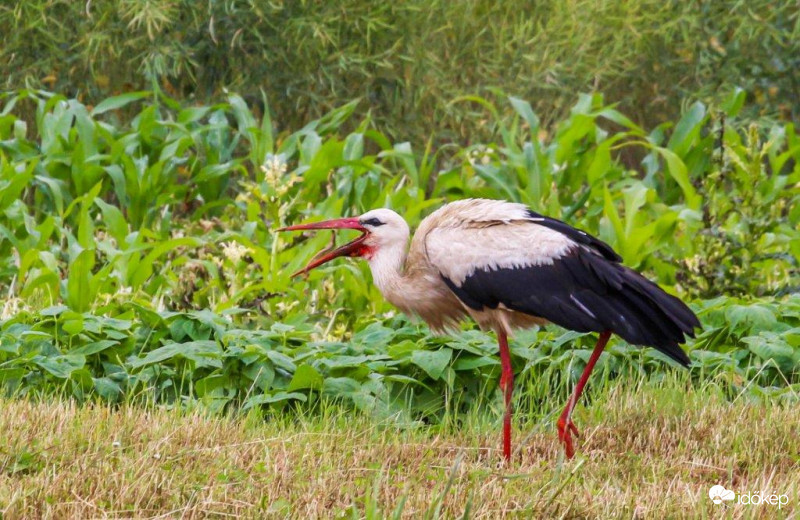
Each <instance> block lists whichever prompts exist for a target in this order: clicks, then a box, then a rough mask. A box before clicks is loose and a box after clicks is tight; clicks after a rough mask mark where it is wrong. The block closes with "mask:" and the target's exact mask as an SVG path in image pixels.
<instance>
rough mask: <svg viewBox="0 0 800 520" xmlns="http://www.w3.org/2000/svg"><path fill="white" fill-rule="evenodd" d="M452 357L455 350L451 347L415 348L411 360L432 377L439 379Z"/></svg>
mask: <svg viewBox="0 0 800 520" xmlns="http://www.w3.org/2000/svg"><path fill="white" fill-rule="evenodd" d="M452 357H453V351H452V350H451V349H449V348H441V349H439V350H415V351H414V352H413V353H412V354H411V362H412V363H414V364H415V365H417V366H418V367H420V368H421V369H422V370H424V371H425V372H426V373H427V374H428V375H429V376H430V377H431V378H432V379H439V378H440V377H441V376H442V373H443V372H444V369H445V368H447V364H448V363H450V359H452Z"/></svg>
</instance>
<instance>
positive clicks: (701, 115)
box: [667, 101, 706, 157]
mask: <svg viewBox="0 0 800 520" xmlns="http://www.w3.org/2000/svg"><path fill="white" fill-rule="evenodd" d="M705 119H706V106H705V105H704V104H702V103H700V102H699V101H698V102H696V103H695V104H694V105H692V106H691V108H689V111H688V112H686V113H685V114H684V115H683V117H681V119H680V121H678V124H677V125H675V130H674V131H673V132H672V136H670V138H669V142H668V143H667V148H669V149H670V150H672V151H673V152H675V153H676V154H677V155H678V156H679V157H684V156H685V155H686V153H687V152H688V151H689V147H690V146H691V145H692V142H694V140H695V139H696V138H697V136H699V135H700V130H702V128H703V124H704V123H705Z"/></svg>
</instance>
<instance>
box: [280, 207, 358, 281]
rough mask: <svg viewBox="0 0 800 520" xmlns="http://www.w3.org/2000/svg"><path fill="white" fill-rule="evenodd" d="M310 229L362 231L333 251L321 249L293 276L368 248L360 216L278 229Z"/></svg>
mask: <svg viewBox="0 0 800 520" xmlns="http://www.w3.org/2000/svg"><path fill="white" fill-rule="evenodd" d="M309 229H357V230H359V231H361V236H359V237H358V238H356V239H355V240H353V241H351V242H348V243H346V244H345V245H343V246H341V247H337V248H336V249H334V250H332V251H331V250H328V249H325V250H323V251H320V252H319V253H318V254H317V256H315V257H314V258H312V259H311V261H310V262H309V263H308V265H307V266H305V267H304V268H302V269H300V270H299V271H297V272H296V273H294V274H292V278H294V277H295V276H297V275H299V274H305V273H307V272H309V271H310V270H312V269H314V268H315V267H319V266H321V265H322V264H325V263H327V262H330V261H331V260H333V259H334V258H338V257H340V256H361V255H362V254H363V253H364V252H365V251H366V249H367V247H366V246H365V245H364V241H365V240H366V239H367V228H365V227H364V226H362V225H361V224H360V223H359V221H358V218H338V219H334V220H326V221H324V222H314V223H312V224H298V225H296V226H288V227H285V228H281V229H279V230H278V231H306V230H309Z"/></svg>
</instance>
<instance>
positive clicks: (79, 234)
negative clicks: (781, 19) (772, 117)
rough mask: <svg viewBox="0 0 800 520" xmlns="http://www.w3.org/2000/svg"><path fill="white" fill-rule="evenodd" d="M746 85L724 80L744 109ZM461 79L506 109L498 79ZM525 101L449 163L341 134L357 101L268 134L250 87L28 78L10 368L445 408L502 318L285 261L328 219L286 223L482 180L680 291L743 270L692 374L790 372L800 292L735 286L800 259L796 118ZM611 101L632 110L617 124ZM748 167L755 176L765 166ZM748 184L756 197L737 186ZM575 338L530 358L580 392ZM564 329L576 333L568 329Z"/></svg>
mask: <svg viewBox="0 0 800 520" xmlns="http://www.w3.org/2000/svg"><path fill="white" fill-rule="evenodd" d="M741 99H742V95H741V93H740V92H738V91H737V92H734V94H733V95H732V96H731V98H730V99H729V101H728V105H727V108H728V111H729V116H733V115H734V114H735V112H736V110H738V109H739V108H740V106H741ZM463 102H476V103H480V104H483V105H484V107H485V108H486V109H487V111H488V112H489V113H490V114H497V113H498V112H499V111H498V110H497V109H496V108H495V107H494V105H492V104H491V103H490V102H489V101H487V100H485V99H481V98H472V99H470V100H464V101H463ZM509 102H510V104H511V106H512V107H513V108H514V109H515V110H516V112H517V115H516V116H515V117H513V118H512V119H510V120H505V119H502V118H501V117H500V116H499V115H498V116H497V118H498V119H497V121H496V124H497V125H498V129H499V133H500V135H501V136H502V141H501V142H498V143H489V144H485V145H483V144H482V145H476V146H473V147H470V148H467V149H464V150H462V151H459V152H458V153H456V154H455V157H456V159H455V160H454V161H452V165H451V166H450V168H448V169H446V170H442V171H434V170H433V167H432V165H433V163H434V162H435V157H436V156H437V154H438V153H439V151H438V150H433V149H431V148H429V149H428V150H426V152H425V153H424V154H423V155H421V156H418V155H415V154H414V152H413V150H412V149H411V148H410V147H409V146H408V145H407V144H404V143H401V144H394V145H393V144H392V143H391V142H390V141H389V140H388V138H387V137H386V136H384V135H382V134H380V133H379V132H377V131H376V130H374V129H373V128H371V125H370V122H369V121H368V120H367V121H363V122H361V123H360V124H358V125H357V127H358V128H357V130H356V131H355V132H353V133H350V134H347V135H340V134H339V132H338V130H339V128H340V127H342V126H343V125H345V124H346V122H347V119H348V117H350V116H351V114H352V112H353V110H354V108H355V104H354V103H351V104H349V105H346V106H344V107H342V108H340V109H337V110H336V111H334V112H331V113H330V114H328V115H326V116H325V117H324V118H322V119H320V120H317V121H314V122H311V123H309V124H308V125H306V126H305V127H304V128H303V129H302V130H300V131H298V132H295V133H292V134H281V135H280V136H275V135H274V134H273V132H272V126H271V124H270V120H269V119H268V118H265V119H264V120H263V121H262V122H261V123H259V122H257V120H256V119H255V117H254V116H253V115H252V113H251V112H250V111H249V109H248V107H247V105H246V104H245V103H244V102H243V100H242V99H241V98H239V97H238V96H230V97H229V99H228V102H227V103H223V104H218V105H215V106H209V107H200V106H193V107H188V108H184V107H182V106H181V105H180V104H179V103H177V102H176V101H174V100H172V99H170V98H168V97H166V96H164V95H163V94H156V95H153V94H149V93H146V92H142V93H135V94H127V95H124V96H121V97H117V98H111V99H108V100H106V101H104V102H102V103H100V104H98V105H97V106H96V107H94V109H92V110H89V109H88V108H87V107H85V106H84V105H82V104H81V103H79V102H77V101H75V100H68V99H64V98H62V97H60V96H51V95H49V94H45V93H42V92H36V91H23V92H20V93H18V94H16V95H13V96H8V97H6V102H5V109H4V110H3V115H2V118H0V139H2V141H0V143H2V144H1V145H0V146H2V148H1V149H2V161H1V162H0V168H2V170H1V173H0V174H1V175H2V179H3V183H2V185H0V196H1V198H0V200H1V201H2V206H1V207H0V209H2V211H3V213H2V216H0V226H1V227H0V231H2V234H3V240H2V242H0V247H1V248H2V252H3V259H4V264H3V267H2V275H0V284H2V288H1V290H3V292H4V293H6V294H7V295H8V298H7V301H6V303H5V306H4V321H3V322H2V325H0V329H2V334H3V335H2V345H3V348H2V351H0V380H2V382H3V387H4V388H6V390H7V392H11V393H20V394H28V393H31V392H35V393H41V392H48V391H51V390H53V389H56V390H59V391H63V392H66V393H67V394H68V395H73V396H75V397H77V398H80V399H84V398H87V397H94V396H98V397H101V398H104V399H108V400H111V401H120V400H128V399H131V398H135V397H136V396H139V397H141V398H143V399H144V400H154V401H155V402H165V403H173V402H186V401H187V400H189V401H193V400H198V401H199V402H202V403H205V404H206V405H207V406H208V407H209V408H210V409H213V410H221V409H225V408H228V407H230V406H235V407H240V406H243V407H244V408H245V409H247V408H250V407H253V406H267V407H272V408H281V407H284V406H286V405H287V403H288V402H295V403H294V404H298V402H300V403H308V404H309V405H310V406H313V405H314V403H316V402H317V401H319V399H328V398H332V399H340V400H344V401H346V402H348V403H349V404H352V405H354V406H356V407H358V408H360V409H362V410H364V411H367V412H369V413H375V414H377V415H379V416H388V415H390V414H394V413H397V412H398V411H399V412H400V413H401V414H403V415H407V416H408V418H409V420H415V419H420V418H425V419H427V420H431V419H435V418H436V417H437V416H439V415H440V414H441V412H442V411H443V410H444V409H445V408H446V407H447V406H457V407H458V409H460V410H468V409H469V408H470V407H471V406H473V405H474V404H475V403H479V402H480V401H481V396H482V395H484V394H485V393H486V392H487V391H491V390H493V389H494V387H495V385H496V379H497V371H498V362H497V360H496V358H495V356H494V354H495V347H494V343H493V341H492V340H491V338H490V337H488V336H486V335H484V334H481V333H478V332H475V331H470V332H465V333H464V334H462V335H460V336H456V337H454V338H441V339H440V338H432V337H431V336H430V334H429V333H428V332H427V330H426V329H424V328H422V327H420V326H416V325H412V324H409V323H408V322H407V321H406V320H405V319H403V318H398V317H388V315H386V314H385V313H386V312H388V311H389V310H390V309H389V308H388V307H387V305H386V304H385V303H383V302H382V301H381V299H380V297H379V296H378V295H377V294H376V290H375V289H374V288H372V287H371V286H370V283H369V277H368V274H367V273H368V270H367V268H366V267H365V266H364V265H361V264H357V263H352V262H351V263H346V262H345V263H343V265H336V266H331V267H328V268H326V269H324V270H323V271H321V272H320V273H314V274H312V275H311V276H310V277H309V280H308V282H306V283H292V282H291V281H290V280H289V278H288V276H287V274H288V273H289V272H292V271H293V270H295V269H296V268H298V267H299V266H301V265H302V264H303V263H304V262H305V261H306V260H307V259H308V258H309V257H310V255H311V254H312V252H315V251H317V250H319V249H320V248H322V247H323V245H324V243H325V241H326V240H327V238H326V237H325V236H314V237H309V238H307V239H303V238H301V239H299V241H298V243H296V244H295V243H287V242H285V240H287V238H283V237H280V236H278V235H276V234H275V233H274V229H275V228H277V227H278V226H279V225H283V224H285V223H287V222H295V221H298V220H303V219H306V218H309V217H311V216H325V217H333V216H338V215H343V214H347V213H352V212H353V211H359V210H364V209H367V208H371V207H378V206H383V205H389V206H391V207H395V208H398V209H399V210H400V211H402V212H403V213H404V214H405V215H406V217H407V218H409V220H410V221H411V222H412V223H413V222H416V221H418V219H420V218H421V217H422V216H423V215H424V213H425V212H426V211H429V210H430V209H431V208H433V207H436V206H438V205H439V204H440V202H441V201H442V200H444V199H447V198H463V197H470V196H485V197H494V198H507V199H511V200H518V201H521V202H524V203H526V204H529V205H530V206H531V207H533V208H535V209H537V210H541V211H544V212H546V213H548V214H551V215H554V216H557V217H562V218H564V219H566V220H568V221H570V222H573V223H574V224H576V225H578V226H580V227H584V228H586V229H590V230H595V229H596V230H598V231H599V235H600V237H601V238H603V239H605V240H606V241H608V242H609V243H610V244H611V245H612V246H614V247H615V248H616V250H617V251H619V252H620V254H621V255H622V256H623V257H624V258H625V260H626V262H627V263H628V264H629V265H632V266H635V267H639V268H642V269H645V270H647V271H648V272H649V273H651V274H652V275H654V276H656V278H657V279H658V280H659V281H660V282H661V283H662V284H664V285H667V286H673V287H674V288H675V289H676V290H679V291H681V292H683V294H684V295H687V296H691V295H693V294H694V295H698V296H709V293H711V294H712V295H717V294H719V293H718V292H716V289H717V287H718V285H717V284H718V283H719V282H720V281H723V282H725V283H730V286H729V287H726V290H725V292H727V293H728V294H729V296H727V297H722V298H718V299H715V300H709V301H706V302H700V301H698V302H697V303H696V305H695V306H696V308H697V309H698V311H699V313H700V315H701V317H702V319H703V321H704V323H705V329H704V330H703V331H702V333H701V334H700V335H699V336H698V338H697V339H696V340H695V341H693V342H691V343H690V345H689V348H690V350H691V354H692V358H693V359H694V360H695V361H696V364H697V366H696V368H695V369H694V371H695V374H696V377H697V378H699V379H702V378H704V377H708V375H709V374H724V375H725V378H726V380H728V381H729V382H730V384H731V385H732V389H731V392H733V393H738V392H739V391H740V387H745V388H746V389H747V391H749V392H760V393H764V392H767V393H770V394H774V393H776V392H777V393H782V394H784V395H787V396H796V392H795V391H794V390H793V389H792V388H793V386H796V385H797V384H798V383H799V382H800V379H799V378H798V376H799V375H800V355H799V354H798V348H797V347H798V338H800V335H798V330H800V329H799V328H798V327H800V320H799V319H798V316H800V300H798V298H797V297H796V296H789V297H783V298H781V299H779V300H773V299H771V298H765V299H763V300H760V301H758V300H743V301H740V300H738V299H736V298H735V297H733V296H732V295H731V294H735V293H737V292H738V293H740V294H742V295H747V294H752V293H755V294H761V295H765V296H768V295H773V296H780V295H781V294H784V293H791V292H792V291H793V287H794V286H795V285H796V284H797V272H798V271H797V261H796V259H797V257H798V256H800V250H799V248H800V231H798V222H800V204H797V201H798V198H800V191H799V190H798V180H800V171H798V170H797V169H796V166H795V165H796V164H797V163H794V162H792V161H794V160H795V158H796V157H797V156H798V155H800V145H798V139H797V137H796V136H795V134H794V130H793V127H792V126H791V125H785V126H775V127H774V128H773V129H771V130H770V131H769V134H768V136H769V137H768V139H767V140H766V141H764V142H762V141H761V139H760V137H759V133H758V132H757V131H756V129H755V128H753V129H751V130H750V131H744V132H740V131H738V130H736V128H735V127H731V126H726V127H724V128H722V127H721V128H720V130H719V132H716V131H714V132H709V131H708V129H709V127H711V129H714V128H713V126H712V125H715V124H717V123H715V122H714V120H713V119H712V118H711V117H710V116H709V115H708V114H707V113H706V112H707V111H706V109H705V107H703V106H702V105H700V104H697V105H695V106H693V107H692V109H691V110H690V111H689V112H687V114H686V115H685V116H684V118H683V119H681V120H680V121H679V122H678V123H677V124H676V126H675V130H674V131H673V132H671V133H670V134H669V135H668V136H667V135H665V132H664V129H662V128H659V129H656V130H655V131H653V132H651V133H646V132H645V131H644V130H642V129H641V128H639V127H638V126H637V125H635V124H633V123H632V122H630V121H629V120H628V119H627V118H626V117H625V116H624V115H622V114H621V113H620V112H618V111H616V110H615V109H613V108H611V107H608V106H605V105H603V104H602V99H601V98H600V97H598V96H594V97H590V96H582V97H581V98H580V99H579V101H578V103H577V105H576V106H575V107H574V108H573V110H572V115H571V116H570V117H569V118H568V119H566V120H565V121H563V122H561V123H560V124H559V125H558V127H557V129H556V130H555V131H554V133H553V136H552V138H548V139H545V140H540V139H539V137H538V136H539V132H540V130H541V129H540V127H539V126H538V122H537V119H536V116H535V114H534V113H533V111H532V109H531V107H530V105H528V104H527V103H526V102H524V101H522V100H519V99H517V98H510V100H509ZM132 103H140V104H141V106H142V108H141V110H140V112H139V113H138V114H137V115H136V117H134V118H133V119H132V120H131V121H130V122H129V123H124V122H116V118H115V117H114V115H113V114H114V111H115V110H118V109H121V108H123V107H125V106H126V105H129V104H132ZM25 104H34V105H35V107H36V108H35V113H36V123H35V127H34V128H28V127H27V126H26V123H25V122H24V121H23V120H21V119H19V118H17V117H16V116H15V115H14V111H15V110H17V109H18V108H20V107H22V106H23V105H25ZM610 124H614V125H618V126H624V127H626V129H625V130H621V131H617V132H610V131H608V130H606V129H605V128H606V127H607V125H610ZM720 133H721V134H722V141H723V144H722V145H721V146H715V145H714V140H715V138H716V137H717V135H718V134H720ZM619 148H631V149H635V151H637V152H638V153H640V154H642V155H643V157H644V159H643V164H644V165H645V172H644V175H643V176H640V175H639V174H638V173H637V172H636V171H633V170H629V169H627V168H625V167H623V166H622V165H621V164H620V163H619V162H618V161H616V160H614V158H613V155H612V151H613V150H615V149H619ZM718 149H719V150H720V151H718ZM370 150H374V151H370ZM715 153H718V154H721V157H719V158H717V157H715V156H714V154H715ZM789 166H791V167H792V168H795V169H790V168H789ZM754 175H757V176H760V178H761V179H762V180H761V182H759V183H758V184H755V185H754V184H753V183H752V182H750V181H749V179H751V178H752V177H753V176H754ZM723 190H724V191H723ZM722 193H724V196H722ZM737 199H739V200H741V201H742V202H743V203H746V205H745V207H746V208H747V210H746V211H745V210H741V211H734V208H735V207H736V206H737V205H738V202H737ZM319 201H321V202H319ZM753 232H757V233H760V234H761V236H760V237H759V238H758V240H756V241H755V245H756V246H757V247H755V248H754V247H753V242H754V241H753V240H752V239H750V243H747V242H745V241H746V240H748V238H747V237H750V236H751V234H752V233H753ZM698 237H700V238H698ZM710 237H713V241H712V240H711V238H710ZM289 239H292V238H291V237H290V238H289ZM743 250H745V251H753V253H750V254H743V253H742V251H743ZM714 255H716V256H714ZM706 260H709V261H713V264H708V263H707V262H706ZM680 262H684V266H683V267H681V266H680ZM309 312H310V313H311V314H309ZM351 331H352V332H354V334H353V335H352V336H349V334H350V332H351ZM580 338H581V335H580V334H574V333H566V334H564V333H563V331H558V330H548V331H533V332H531V333H526V334H523V335H521V336H520V337H519V338H517V340H516V343H515V348H514V354H515V357H516V364H517V368H518V371H519V373H520V375H521V376H523V377H529V378H530V379H531V380H541V379H542V378H544V379H545V380H548V381H551V383H552V384H551V385H550V387H549V391H550V392H552V393H559V394H561V395H564V396H566V394H567V391H568V388H569V387H570V385H571V381H572V378H574V377H575V376H576V375H577V374H578V373H579V371H580V369H581V368H582V366H583V364H584V363H585V362H586V360H587V358H588V354H589V350H588V347H589V345H588V344H584V340H582V339H580ZM588 341H591V340H588ZM567 343H569V344H570V345H571V346H573V347H576V348H575V349H572V350H569V349H568V350H566V351H562V347H563V346H564V345H565V344H567ZM531 345H535V348H533V349H530V348H529V347H530V346H531ZM578 345H583V346H582V347H581V348H577V347H578ZM609 354H610V355H609V356H608V359H607V361H606V363H605V365H606V370H605V371H604V372H602V373H601V374H602V375H600V376H599V377H606V378H607V377H615V376H617V375H619V374H620V373H623V372H625V371H630V370H631V366H633V365H632V364H631V363H625V362H624V360H625V359H626V358H627V359H629V358H631V357H634V358H636V359H642V360H643V361H644V362H643V363H635V364H634V365H638V366H639V367H640V368H639V369H640V370H643V371H644V372H650V371H651V368H653V367H657V368H659V369H661V368H663V366H662V365H663V363H662V361H663V358H661V356H660V355H659V354H657V353H655V352H654V351H649V350H646V351H641V350H639V349H631V348H629V347H627V346H626V345H624V344H622V343H621V342H618V343H617V344H616V345H615V346H614V347H613V348H612V349H611V350H610V351H609ZM565 374H569V375H570V377H568V378H565V377H564V375H565ZM772 387H782V388H783V389H784V390H780V391H776V390H774V389H772ZM456 389H458V391H457V392H456V393H455V395H451V394H453V392H455V391H456ZM787 392H788V393H787ZM546 396H547V394H542V395H538V396H530V397H536V402H537V403H538V402H541V401H543V400H545V398H546ZM454 403H455V404H454Z"/></svg>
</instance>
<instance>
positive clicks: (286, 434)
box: [0, 375, 800, 518]
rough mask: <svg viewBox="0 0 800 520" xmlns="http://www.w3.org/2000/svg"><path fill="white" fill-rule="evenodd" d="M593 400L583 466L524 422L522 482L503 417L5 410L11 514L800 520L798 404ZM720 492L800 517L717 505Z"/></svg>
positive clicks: (620, 386)
mask: <svg viewBox="0 0 800 520" xmlns="http://www.w3.org/2000/svg"><path fill="white" fill-rule="evenodd" d="M521 399H525V396H522V397H521ZM593 401H594V402H593V403H591V406H589V407H584V406H580V407H579V408H578V413H577V416H576V417H577V420H576V422H577V424H578V425H579V427H580V428H582V431H583V434H584V437H583V439H582V440H581V442H580V444H579V452H578V455H577V456H576V458H575V459H574V460H573V461H567V462H565V461H564V460H563V454H562V453H561V451H560V449H559V446H558V444H557V442H556V436H555V430H554V428H553V426H552V422H553V421H552V419H551V418H547V419H544V420H531V419H530V418H529V419H527V420H526V418H525V417H519V418H518V420H517V423H516V425H515V426H516V428H515V436H516V439H515V440H516V441H517V447H518V450H517V452H516V453H515V456H514V463H513V465H512V466H511V467H507V466H505V465H504V464H503V463H502V462H501V457H500V453H499V449H498V448H499V446H498V441H499V433H500V426H499V419H500V414H499V413H498V412H499V410H500V403H499V402H498V403H496V406H492V403H489V405H488V406H485V407H483V409H482V410H481V411H480V412H476V413H473V414H471V415H469V416H467V417H466V418H464V417H461V418H460V419H461V421H460V424H456V422H457V421H444V423H443V426H440V427H438V426H437V427H431V426H424V425H419V424H416V425H405V426H398V424H397V423H395V422H392V421H389V422H380V423H379V422H376V421H374V420H373V419H370V418H369V417H366V416H365V415H363V414H358V413H353V412H348V411H345V410H343V409H339V408H337V407H335V406H328V407H327V408H326V409H324V410H321V411H320V413H315V414H310V415H300V416H290V415H288V414H279V415H277V416H276V417H275V418H274V419H273V420H267V421H264V420H263V419H264V418H263V417H262V416H261V415H260V414H255V413H251V414H250V415H243V416H236V417H233V416H227V417H219V416H218V417H209V416H207V415H203V414H201V413H197V412H191V411H186V410H185V409H184V410H182V411H179V410H177V409H176V410H167V409H165V408H151V409H146V408H144V409H143V408H142V407H133V406H130V407H129V406H126V405H123V406H121V407H118V408H111V407H108V406H106V405H96V406H76V405H75V404H73V403H72V402H64V401H55V402H54V401H52V400H47V401H43V402H35V401H31V400H3V401H2V402H0V407H2V409H3V410H4V412H3V414H2V415H0V431H2V432H3V437H4V439H3V443H2V444H3V447H2V448H0V515H1V516H2V517H3V518H67V517H72V518H76V517H83V518H88V517H137V518H138V517H159V516H160V517H172V518H177V517H180V518H196V517H206V516H215V517H228V516H243V517H275V518H284V517H296V518H309V517H320V516H340V517H352V518H381V517H385V516H390V515H396V516H402V517H408V518H421V517H427V518H436V517H445V518H453V517H467V518H496V517H499V516H506V515H522V516H532V517H562V518H584V517H595V518H612V517H613V518H654V517H662V518H680V517H683V518H721V517H725V518H797V515H798V512H799V511H800V509H798V503H799V502H798V500H799V499H800V485H799V484H798V479H797V475H798V474H799V473H800V446H799V445H798V443H797V432H798V429H800V409H798V407H797V406H796V405H792V404H783V405H782V404H780V402H778V401H776V400H770V401H766V402H759V401H753V400H752V399H748V398H744V397H741V398H737V397H734V398H733V399H731V398H730V397H729V396H728V397H726V396H724V395H723V392H722V391H721V390H720V388H719V387H718V386H716V385H715V384H713V383H711V384H707V385H705V386H703V387H697V386H692V385H689V384H687V383H686V381H685V380H682V376H680V375H678V376H670V377H668V378H667V379H665V380H664V381H662V382H659V383H655V382H652V381H650V382H648V381H645V380H639V381H634V380H632V379H629V380H627V381H623V380H620V381H617V382H614V383H611V384H609V385H607V386H606V387H605V388H602V389H599V390H598V391H596V392H595V393H594V400H593ZM715 484H721V485H723V486H725V487H726V488H728V489H732V490H734V491H735V492H736V494H737V500H738V497H739V494H740V493H742V494H744V493H748V492H749V493H751V494H752V493H755V492H761V493H762V495H764V496H766V495H769V494H772V493H775V494H777V495H786V497H787V500H788V503H787V504H786V505H783V506H781V507H780V509H779V508H778V506H773V505H765V504H762V505H747V504H740V503H737V501H736V500H735V501H733V502H727V503H723V504H720V505H716V504H714V503H712V501H711V500H710V499H709V497H708V490H709V488H710V487H711V486H712V485H715Z"/></svg>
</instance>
